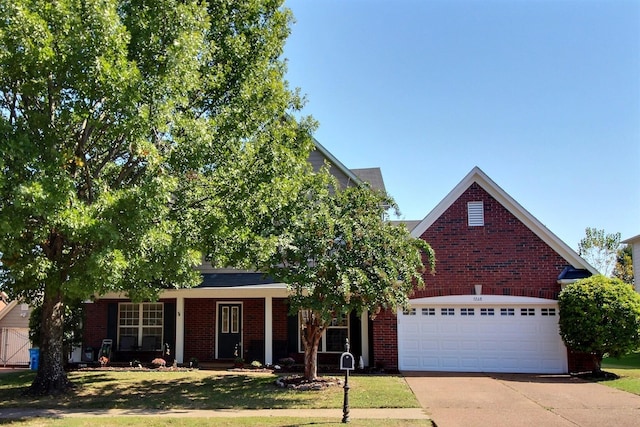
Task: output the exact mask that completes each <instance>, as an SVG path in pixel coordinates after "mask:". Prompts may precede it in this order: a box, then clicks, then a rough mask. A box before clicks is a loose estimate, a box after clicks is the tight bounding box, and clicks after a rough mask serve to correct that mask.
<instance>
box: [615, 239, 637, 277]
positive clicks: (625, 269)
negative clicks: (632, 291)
mask: <svg viewBox="0 0 640 427" xmlns="http://www.w3.org/2000/svg"><path fill="white" fill-rule="evenodd" d="M613 277H617V278H618V279H620V280H622V281H623V282H625V283H629V284H631V285H633V283H634V277H633V247H632V246H631V245H624V246H623V247H622V248H620V249H618V253H617V255H616V266H615V267H614V268H613Z"/></svg>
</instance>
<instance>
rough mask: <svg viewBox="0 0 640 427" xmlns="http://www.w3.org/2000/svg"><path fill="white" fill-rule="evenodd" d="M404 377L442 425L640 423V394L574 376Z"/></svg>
mask: <svg viewBox="0 0 640 427" xmlns="http://www.w3.org/2000/svg"><path fill="white" fill-rule="evenodd" d="M404 375H405V378H406V380H407V383H408V384H409V386H410V387H411V389H412V390H413V391H414V393H415V394H416V397H417V398H418V401H419V402H420V404H421V405H422V407H423V408H425V410H426V411H427V412H428V413H429V415H430V416H431V418H432V419H433V422H434V423H435V424H436V425H437V427H458V426H465V427H475V426H478V427H486V426H492V427H502V426H505V427H506V426H508V427H539V426H551V427H555V426H558V427H564V426H566V427H569V426H570V427H576V426H580V427H602V426H616V427H627V426H628V427H631V426H634V427H635V426H640V396H637V395H635V394H632V393H627V392H624V391H620V390H616V389H613V388H611V387H607V386H604V385H601V384H598V383H593V382H589V381H583V380H580V379H578V378H575V377H571V376H568V375H546V376H545V375H515V374H447V373H442V374H439V373H411V372H404Z"/></svg>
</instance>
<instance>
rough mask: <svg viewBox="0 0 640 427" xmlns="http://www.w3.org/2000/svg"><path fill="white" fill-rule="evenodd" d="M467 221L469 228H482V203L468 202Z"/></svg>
mask: <svg viewBox="0 0 640 427" xmlns="http://www.w3.org/2000/svg"><path fill="white" fill-rule="evenodd" d="M467 219H468V224H469V227H482V226H483V225H484V203H483V202H468V203H467Z"/></svg>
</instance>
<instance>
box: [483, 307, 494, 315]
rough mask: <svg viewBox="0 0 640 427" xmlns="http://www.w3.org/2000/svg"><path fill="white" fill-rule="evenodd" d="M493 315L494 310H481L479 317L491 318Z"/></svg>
mask: <svg viewBox="0 0 640 427" xmlns="http://www.w3.org/2000/svg"><path fill="white" fill-rule="evenodd" d="M493 315H495V310H494V309H493V308H481V309H480V316H493Z"/></svg>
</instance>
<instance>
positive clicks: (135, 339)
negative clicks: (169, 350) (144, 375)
mask: <svg viewBox="0 0 640 427" xmlns="http://www.w3.org/2000/svg"><path fill="white" fill-rule="evenodd" d="M163 325H164V304H163V303H161V302H155V303H148V302H145V303H140V304H135V303H129V302H123V303H120V304H118V349H119V350H120V351H135V350H142V351H153V350H160V349H162V336H163Z"/></svg>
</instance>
